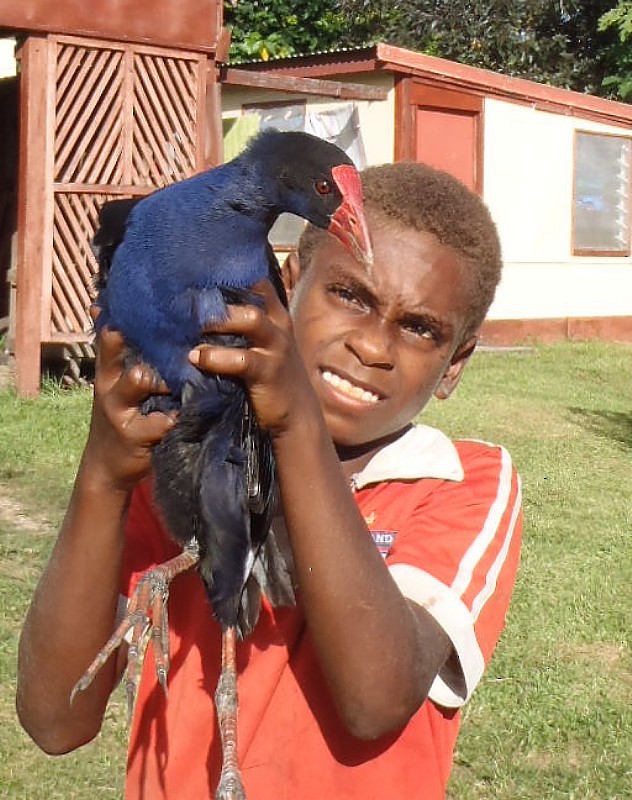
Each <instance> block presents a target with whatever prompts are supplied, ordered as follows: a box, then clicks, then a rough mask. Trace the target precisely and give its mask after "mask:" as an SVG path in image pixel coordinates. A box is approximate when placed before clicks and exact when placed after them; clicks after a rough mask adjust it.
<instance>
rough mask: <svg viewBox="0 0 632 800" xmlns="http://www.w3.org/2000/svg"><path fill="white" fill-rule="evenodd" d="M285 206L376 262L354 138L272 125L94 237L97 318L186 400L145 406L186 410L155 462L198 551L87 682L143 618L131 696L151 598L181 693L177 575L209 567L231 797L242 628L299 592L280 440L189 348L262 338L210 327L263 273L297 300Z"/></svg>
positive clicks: (122, 210) (156, 589) (169, 507)
mask: <svg viewBox="0 0 632 800" xmlns="http://www.w3.org/2000/svg"><path fill="white" fill-rule="evenodd" d="M282 212H291V213H294V214H297V215H299V216H301V217H303V218H304V219H306V220H308V221H309V222H311V223H313V224H314V225H316V226H318V227H320V228H323V229H328V230H329V232H330V233H331V234H333V235H334V236H335V237H337V238H338V239H339V240H340V241H341V242H342V243H343V244H344V246H345V247H347V248H348V249H349V250H350V251H351V252H352V253H353V254H354V255H355V256H356V257H357V258H359V259H361V260H363V261H365V262H366V263H370V260H371V247H370V242H369V236H368V230H367V227H366V223H365V220H364V216H363V211H362V191H361V183H360V178H359V175H358V173H357V171H356V169H355V168H354V166H353V164H352V162H351V161H350V159H349V158H348V157H347V156H346V155H345V154H344V153H343V152H342V151H341V150H340V149H339V148H337V147H335V146H334V145H332V144H329V143H327V142H325V141H323V140H321V139H318V138H316V137H314V136H310V135H308V134H305V133H281V132H278V131H266V132H264V133H261V134H259V135H258V136H257V137H256V138H255V139H254V140H253V141H252V142H251V143H250V145H249V146H248V147H247V148H246V150H245V151H244V152H243V153H242V154H241V155H240V156H238V157H237V158H235V159H234V160H233V161H231V162H229V163H227V164H225V165H223V166H221V167H217V168H216V169H212V170H209V171H207V172H203V173H201V174H199V175H196V176H194V177H192V178H189V179H188V180H185V181H182V182H181V183H177V184H174V185H172V186H169V187H167V188H165V189H162V190H160V191H157V192H155V193H153V194H151V195H149V196H148V197H146V198H143V199H142V200H140V201H132V200H122V201H114V202H112V203H109V204H106V205H105V206H104V207H103V209H102V210H101V213H100V217H99V222H100V228H99V230H98V231H97V233H96V235H95V237H94V240H93V243H94V245H95V246H96V252H97V255H98V259H99V282H98V288H99V294H98V298H97V305H98V306H99V308H100V314H99V317H98V320H97V323H96V327H97V329H100V328H102V327H103V326H106V325H107V326H108V327H110V328H112V329H116V330H118V331H120V332H121V333H122V334H123V335H124V337H125V341H126V344H127V346H128V348H129V356H128V360H129V362H131V363H133V362H135V361H144V362H146V363H149V364H150V365H151V366H152V367H153V368H154V369H155V370H156V371H157V372H158V373H159V375H160V376H161V377H162V378H163V379H164V380H165V381H166V383H167V386H168V387H169V390H170V395H168V396H164V395H157V396H154V397H150V398H149V399H148V400H147V401H146V403H145V404H144V406H143V409H142V410H143V411H144V412H145V413H148V412H150V411H152V410H161V409H162V410H166V409H167V408H178V409H179V416H178V421H177V424H176V425H175V427H174V428H173V429H172V430H171V431H170V432H169V433H168V434H167V436H166V437H165V439H164V440H163V441H162V442H161V443H160V444H159V445H157V446H156V447H155V448H154V450H153V453H152V467H153V473H154V480H155V484H154V485H155V499H156V502H157V504H158V506H159V508H160V509H161V512H162V514H163V517H164V519H165V521H166V523H167V527H168V529H169V532H170V534H171V535H172V536H173V538H174V539H176V540H177V541H178V542H179V543H180V544H181V545H182V546H183V548H184V549H183V552H182V554H180V555H179V556H177V557H176V558H175V559H172V561H170V562H167V563H166V564H163V565H161V566H160V567H158V568H156V569H155V570H152V571H151V572H150V573H148V574H147V575H146V576H145V577H144V578H143V580H142V581H141V583H140V585H139V587H138V590H137V592H136V594H135V595H134V597H133V598H132V600H131V601H130V606H129V609H128V614H127V617H126V619H125V620H123V622H122V623H121V625H120V626H119V628H118V629H117V631H116V632H115V634H114V635H113V637H112V638H111V639H110V641H109V642H108V643H107V645H106V646H105V647H104V649H103V650H102V651H101V653H100V654H99V655H98V656H97V658H96V659H95V661H94V662H93V664H92V665H91V666H90V667H89V669H88V670H87V672H86V673H85V675H84V676H83V677H82V678H81V680H80V681H79V682H78V684H77V686H76V687H75V690H74V692H76V691H77V690H80V689H85V688H86V687H87V686H88V685H89V683H90V682H91V680H92V678H93V677H94V675H95V674H96V672H97V670H98V669H99V667H100V666H101V665H102V664H103V663H104V662H105V660H106V659H107V658H108V657H109V655H110V654H111V653H112V652H113V650H114V649H115V648H116V647H118V645H119V644H120V643H121V641H122V639H123V637H124V636H125V635H126V634H127V632H128V631H129V630H130V629H133V631H134V633H133V636H132V643H131V645H130V650H129V664H128V680H127V685H128V698H129V700H130V705H131V703H132V702H133V697H134V693H135V688H136V681H137V674H138V669H139V666H140V663H139V662H140V656H139V647H140V644H141V641H140V640H141V639H142V636H143V634H144V629H145V628H146V627H147V625H148V624H149V613H150V611H149V610H150V609H152V638H153V641H154V643H155V656H156V671H157V675H158V679H159V680H160V682H161V684H162V686H163V688H165V690H166V678H167V672H168V664H169V648H168V626H167V614H166V598H167V594H168V586H169V583H170V581H171V580H172V579H173V577H175V575H177V574H178V573H180V572H182V571H184V570H186V569H189V568H190V567H192V566H194V565H197V567H198V569H199V572H200V575H201V576H202V579H203V581H204V584H205V587H206V590H207V594H208V597H209V600H210V603H211V606H212V609H213V613H214V614H215V616H216V618H217V619H218V621H219V622H220V624H221V626H222V632H223V633H222V675H221V677H220V682H219V685H218V690H217V692H216V705H217V710H218V721H219V726H220V732H221V737H222V745H223V768H222V773H221V776H220V781H219V786H218V790H217V794H216V797H217V798H218V799H220V798H221V800H229V799H230V800H232V799H233V798H234V799H235V800H238V799H239V798H243V797H244V796H245V795H244V792H243V787H242V784H241V779H240V777H239V770H238V766H237V763H236V714H237V702H236V668H235V635H236V632H237V633H238V634H239V635H241V636H244V635H246V634H247V633H248V632H249V631H250V630H251V629H252V627H253V626H254V624H255V623H256V620H257V617H258V613H259V603H260V591H261V590H263V591H264V592H266V594H267V595H268V596H269V598H270V600H271V601H272V602H273V603H277V604H279V603H287V602H293V588H292V586H291V581H290V580H289V578H288V573H287V569H286V566H285V564H284V563H283V559H282V557H281V555H280V551H279V549H278V548H277V547H276V545H275V542H274V539H273V536H272V534H270V533H269V527H270V519H271V514H272V505H273V498H274V461H273V455H272V449H271V444H270V440H269V437H268V435H267V433H266V432H265V431H261V430H260V429H259V428H258V426H257V422H256V419H255V417H254V414H253V412H252V410H251V408H250V406H249V402H248V397H247V393H246V391H245V388H244V386H243V384H242V383H241V382H240V381H238V380H235V379H232V378H225V377H222V376H219V375H205V374H203V373H201V372H200V371H199V370H197V369H195V368H194V367H193V366H192V365H191V364H190V363H189V361H188V353H189V351H190V350H191V349H192V348H193V347H195V346H196V345H197V344H199V343H200V341H203V340H204V339H205V338H207V339H210V340H212V341H220V342H221V343H224V344H228V345H232V346H240V347H244V346H247V343H246V342H245V341H243V338H242V337H235V336H217V335H211V336H210V337H209V336H208V335H205V334H204V329H205V326H207V325H208V324H209V323H211V322H214V321H219V320H223V319H225V317H226V313H227V308H226V305H227V304H231V303H244V302H256V297H255V296H254V295H253V294H252V293H251V292H250V291H249V290H250V287H251V286H252V285H253V284H255V283H257V282H258V281H260V280H262V279H264V278H266V277H267V278H269V279H270V280H271V281H272V283H273V285H274V286H275V287H276V289H277V292H278V293H279V296H280V297H281V298H282V300H284V301H285V295H284V291H283V284H282V282H281V280H280V271H279V266H278V263H277V261H276V258H275V256H274V253H273V251H272V248H271V246H270V244H269V242H268V234H269V231H270V228H271V227H272V225H273V224H274V222H275V220H276V219H277V217H278V216H279V214H280V213H282ZM253 565H257V566H259V569H256V568H253ZM262 565H263V567H262ZM74 692H73V695H74Z"/></svg>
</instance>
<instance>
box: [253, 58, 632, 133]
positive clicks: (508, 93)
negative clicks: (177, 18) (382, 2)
mask: <svg viewBox="0 0 632 800" xmlns="http://www.w3.org/2000/svg"><path fill="white" fill-rule="evenodd" d="M239 67H240V69H247V70H255V71H257V72H266V73H270V72H272V73H278V74H287V75H297V76H301V77H320V78H326V77H329V78H333V77H337V76H340V75H343V74H355V75H357V74H358V73H363V72H392V73H397V74H399V75H404V76H410V77H416V78H419V79H422V80H423V81H424V82H425V83H429V84H434V85H437V86H442V87H443V88H454V89H459V91H463V90H469V91H471V92H472V93H474V94H479V95H484V96H486V97H497V98H500V99H504V100H508V101H510V102H516V103H520V104H523V105H524V104H527V105H531V106H533V107H535V108H539V109H542V110H546V111H551V112H553V113H558V114H568V115H574V116H585V117H588V118H591V119H597V120H599V121H602V122H609V123H614V124H616V125H620V126H623V127H630V128H632V105H630V104H628V103H620V102H617V101H615V100H606V99H605V98H603V97H596V96H595V95H590V94H582V93H581V92H574V91H571V90H569V89H561V88H559V87H556V86H548V85H547V84H543V83H537V82H535V81H530V80H527V79H525V78H514V77H511V76H508V75H501V74H500V73H498V72H492V71H491V70H487V69H481V68H480V67H472V66H469V65H467V64H459V63H458V62H456V61H449V60H447V59H445V58H437V57H436V56H428V55H425V54H424V53H418V52H415V51H413V50H406V49H404V48H402V47H395V46H394V45H390V44H385V43H378V44H375V45H372V46H371V47H364V48H359V49H350V50H335V51H325V52H321V53H316V54H312V55H305V56H291V57H289V58H282V59H276V60H270V61H258V62H250V63H248V64H240V65H239Z"/></svg>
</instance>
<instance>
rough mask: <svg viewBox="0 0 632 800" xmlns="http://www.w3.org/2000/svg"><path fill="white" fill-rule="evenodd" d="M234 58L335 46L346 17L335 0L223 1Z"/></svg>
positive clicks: (258, 56)
mask: <svg viewBox="0 0 632 800" xmlns="http://www.w3.org/2000/svg"><path fill="white" fill-rule="evenodd" d="M224 22H225V24H226V25H227V26H228V27H229V28H231V31H232V39H231V52H230V56H231V61H233V62H239V61H245V60H253V59H261V60H263V61H267V60H268V59H269V58H284V57H286V56H291V55H296V54H298V53H301V54H303V53H311V52H316V51H318V50H326V49H330V48H333V47H336V46H337V45H338V43H339V36H340V33H341V31H342V30H343V29H344V28H345V24H346V23H345V19H344V17H343V15H342V14H341V12H340V10H339V9H338V8H337V4H336V3H335V2H334V0H312V2H297V0H276V2H257V0H255V1H254V2H250V3H244V2H238V3H235V4H233V3H231V2H225V3H224Z"/></svg>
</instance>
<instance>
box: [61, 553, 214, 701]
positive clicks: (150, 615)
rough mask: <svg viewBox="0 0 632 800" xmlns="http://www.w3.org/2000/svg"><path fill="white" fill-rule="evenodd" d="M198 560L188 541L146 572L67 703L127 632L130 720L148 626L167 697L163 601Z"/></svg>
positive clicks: (166, 658)
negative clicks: (179, 578)
mask: <svg viewBox="0 0 632 800" xmlns="http://www.w3.org/2000/svg"><path fill="white" fill-rule="evenodd" d="M199 559H200V553H199V547H198V544H197V542H196V541H195V539H192V540H191V541H190V542H189V543H188V544H187V546H186V547H185V549H184V550H183V551H182V553H180V554H179V555H177V556H175V557H174V558H171V559H170V560H169V561H165V563H164V564H160V565H159V566H157V567H154V569H150V570H148V571H147V572H146V573H145V574H144V575H143V577H142V578H141V579H140V581H139V583H138V586H137V587H136V589H135V591H134V594H133V595H132V597H131V598H130V601H129V604H128V606H127V612H126V614H125V616H124V617H123V619H122V620H121V622H120V623H119V625H118V626H117V628H116V630H115V631H114V633H113V634H112V636H111V637H110V638H109V639H108V641H107V642H106V644H105V645H104V647H103V648H102V649H101V650H100V652H99V653H98V654H97V656H96V658H95V659H94V661H93V662H92V664H90V666H89V667H88V669H87V670H86V671H85V672H84V674H83V675H82V676H81V678H80V679H79V680H78V681H77V683H76V684H75V686H74V688H73V690H72V692H71V695H70V702H71V703H72V701H73V700H74V698H75V695H76V694H77V692H80V691H84V690H85V689H87V688H88V686H90V684H91V683H92V681H93V680H94V678H95V676H96V674H97V672H98V671H99V670H100V669H101V667H102V666H103V665H104V664H105V662H106V661H107V660H108V658H109V657H110V656H111V655H112V653H113V652H114V651H115V650H116V649H117V647H119V645H120V644H121V643H122V642H123V640H124V639H125V637H126V636H127V634H128V633H129V631H131V632H132V634H131V641H130V645H129V650H128V654H127V677H126V680H125V689H126V693H127V706H128V711H129V714H130V716H131V713H132V709H133V707H134V698H135V697H136V689H137V686H138V678H139V674H140V668H141V665H142V663H143V655H144V652H145V646H146V643H147V636H146V633H147V631H148V629H149V628H150V623H151V639H152V641H153V643H154V658H155V662H156V675H157V677H158V682H159V683H160V685H161V686H162V688H163V690H164V692H165V694H166V693H167V673H168V672H169V621H168V616H167V599H168V597H169V585H170V583H171V581H172V580H173V579H174V578H175V577H176V575H180V573H182V572H186V571H187V570H188V569H191V567H194V566H195V565H196V564H197V563H198V561H199Z"/></svg>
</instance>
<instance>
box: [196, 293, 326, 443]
mask: <svg viewBox="0 0 632 800" xmlns="http://www.w3.org/2000/svg"><path fill="white" fill-rule="evenodd" d="M254 291H256V293H257V294H259V295H261V297H262V298H263V300H264V307H263V308H259V307H257V306H253V305H246V306H230V307H229V317H228V319H227V320H226V322H223V323H221V324H217V325H213V326H211V327H209V328H208V329H207V332H208V333H232V334H241V335H242V336H245V337H246V339H247V340H248V342H249V344H250V346H249V347H248V348H237V347H235V348H230V347H221V346H216V345H211V344H202V345H199V346H198V347H196V348H195V349H194V350H192V351H191V353H190V354H189V359H190V361H191V363H192V364H194V365H195V366H196V367H198V369H200V370H202V371H203V372H216V373H219V374H221V375H230V376H232V377H236V378H240V379H241V380H243V381H244V383H245V384H246V386H247V387H248V391H249V394H250V399H251V402H252V404H253V407H254V410H255V413H256V415H257V419H258V421H259V424H260V425H261V427H262V428H264V429H265V430H268V431H270V432H271V433H272V435H274V436H279V435H282V434H283V433H284V432H285V431H286V430H287V429H288V427H289V426H290V425H291V424H292V421H293V419H294V416H295V412H296V410H297V409H300V408H304V405H302V403H303V402H306V403H309V399H308V398H309V395H311V394H312V393H311V385H310V383H309V378H308V376H307V372H306V371H305V367H304V365H303V361H302V359H301V356H300V354H299V352H298V348H297V346H296V341H295V339H294V334H293V329H292V321H291V319H290V316H289V314H288V312H287V310H286V309H285V308H284V307H283V305H282V303H281V301H280V300H279V298H278V296H277V294H276V292H275V291H274V289H273V287H272V285H271V284H270V282H269V281H267V280H266V281H262V282H261V283H259V284H257V285H256V286H255V287H254ZM314 402H316V408H318V405H317V401H316V400H315V397H314Z"/></svg>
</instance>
